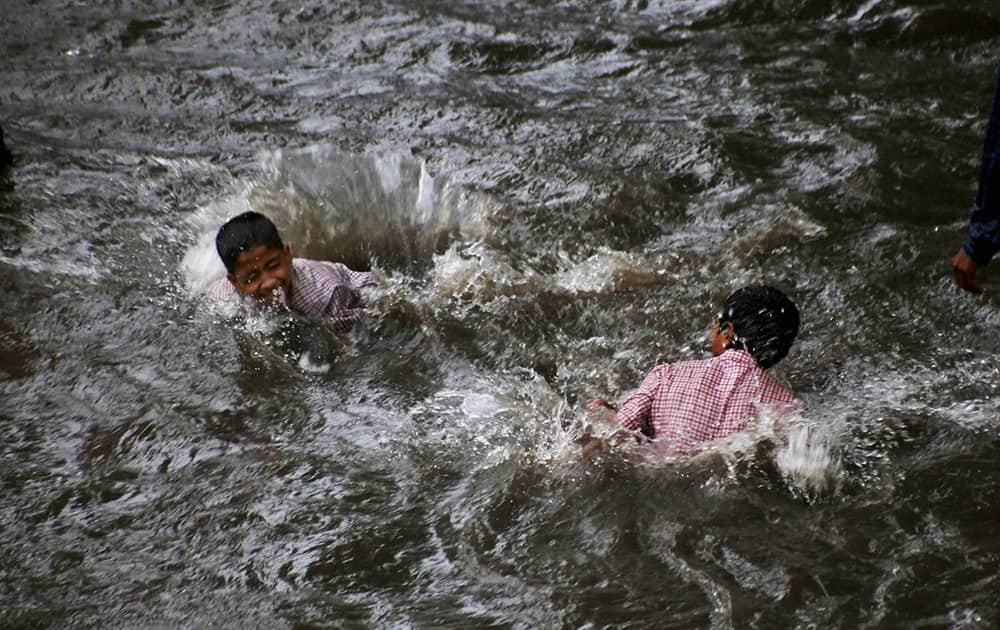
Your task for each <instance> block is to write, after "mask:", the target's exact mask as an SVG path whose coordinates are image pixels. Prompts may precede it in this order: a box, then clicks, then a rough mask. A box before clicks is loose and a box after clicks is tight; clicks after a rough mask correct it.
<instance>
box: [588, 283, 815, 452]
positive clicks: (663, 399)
mask: <svg viewBox="0 0 1000 630" xmlns="http://www.w3.org/2000/svg"><path fill="white" fill-rule="evenodd" d="M798 329H799V311H798V309H797V308H796V307H795V304H793V303H792V301H791V300H789V299H788V298H787V297H786V296H785V295H784V294H783V293H781V291H779V290H777V289H775V288H772V287H767V286H748V287H744V288H742V289H739V290H738V291H736V292H735V293H733V294H732V295H730V296H729V298H728V299H726V302H725V304H724V305H723V308H722V313H720V314H719V317H718V320H716V322H715V328H714V329H713V330H712V333H711V344H712V358H710V359H702V360H695V361H680V362H677V363H664V364H662V365H658V366H656V367H655V368H653V371H652V372H650V373H649V375H648V376H647V377H646V379H645V380H644V381H643V382H642V385H640V386H639V389H638V390H637V391H636V392H635V393H634V394H632V395H631V396H629V397H628V398H626V399H625V402H623V403H622V405H621V407H620V408H618V409H617V410H616V409H615V408H614V407H612V406H611V405H609V404H608V403H607V402H605V401H604V400H600V399H598V400H592V401H590V402H589V403H587V407H586V408H587V410H588V411H590V412H593V413H595V414H596V415H597V416H598V417H599V418H602V419H604V420H608V421H613V422H615V423H617V424H618V425H619V426H621V427H622V428H623V429H627V430H628V431H629V432H641V433H642V434H643V435H645V436H646V437H648V438H651V439H653V440H656V441H657V442H660V441H662V442H665V443H666V446H667V448H668V449H669V450H670V451H671V452H672V453H675V454H681V455H686V454H690V453H692V452H693V451H694V450H695V449H696V447H697V446H698V444H700V443H702V442H707V441H709V440H717V439H720V438H723V437H726V436H727V435H730V434H732V433H736V432H737V431H742V430H743V429H745V428H746V427H747V425H748V424H749V423H750V420H751V419H752V418H753V417H754V415H756V413H757V409H758V407H759V406H760V405H787V404H789V403H792V402H793V401H794V400H795V396H794V394H792V392H790V391H789V390H788V389H786V388H785V387H784V386H782V385H781V384H780V383H778V381H776V380H775V379H774V377H772V376H771V375H770V374H768V373H767V372H766V371H765V370H767V369H768V368H770V367H771V366H773V365H775V364H776V363H778V362H779V361H781V359H783V358H784V357H785V355H787V354H788V349H789V348H790V347H791V345H792V340H794V339H795V335H796V334H797V333H798ZM627 434H628V433H626V432H623V431H619V432H617V433H616V434H615V436H613V437H614V439H615V440H620V439H622V437H623V436H624V435H627ZM582 442H583V443H584V451H585V452H589V451H591V450H593V449H595V448H600V447H599V442H595V441H591V440H590V439H589V437H585V438H584V439H583V440H582Z"/></svg>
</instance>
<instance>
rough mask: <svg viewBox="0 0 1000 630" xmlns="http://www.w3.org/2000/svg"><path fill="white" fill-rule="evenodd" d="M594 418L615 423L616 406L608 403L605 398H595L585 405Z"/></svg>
mask: <svg viewBox="0 0 1000 630" xmlns="http://www.w3.org/2000/svg"><path fill="white" fill-rule="evenodd" d="M583 408H584V409H586V410H587V414H588V415H589V416H590V418H591V419H592V420H600V421H602V422H608V423H611V424H615V423H616V420H617V418H616V417H615V416H616V412H615V408H614V407H612V406H611V405H609V404H608V401H606V400H604V399H603V398H595V399H594V400H591V401H590V402H588V403H587V404H586V405H584V407H583Z"/></svg>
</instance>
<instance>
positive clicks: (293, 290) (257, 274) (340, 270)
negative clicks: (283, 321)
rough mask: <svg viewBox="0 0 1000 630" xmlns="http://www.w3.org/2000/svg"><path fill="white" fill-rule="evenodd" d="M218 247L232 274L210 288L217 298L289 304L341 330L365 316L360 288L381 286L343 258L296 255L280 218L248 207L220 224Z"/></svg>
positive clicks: (302, 312) (269, 304)
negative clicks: (286, 242) (284, 236)
mask: <svg viewBox="0 0 1000 630" xmlns="http://www.w3.org/2000/svg"><path fill="white" fill-rule="evenodd" d="M215 248H216V250H217V251H218V252H219V257H220V258H222V263H223V264H224V265H225V266H226V271H227V273H226V277H225V278H221V279H219V281H218V282H216V283H215V284H214V285H213V286H212V287H211V288H210V289H209V292H208V294H209V295H210V296H211V297H213V298H216V299H220V300H225V299H230V298H231V297H232V296H234V295H238V296H241V297H244V298H254V299H256V300H257V302H258V303H261V304H264V305H268V306H277V305H282V304H284V305H287V306H288V307H289V308H291V309H292V310H294V311H297V312H299V313H301V314H303V315H309V316H312V317H317V318H321V319H323V320H325V321H327V322H329V323H331V324H332V325H333V327H334V329H335V330H337V331H338V332H346V331H347V330H350V328H351V327H352V326H353V325H354V323H355V322H358V321H361V320H363V319H364V310H362V309H361V308H358V304H357V301H358V292H359V290H360V289H361V288H362V287H369V286H374V285H375V279H374V278H373V277H372V274H371V273H368V272H359V271H352V270H350V269H348V268H347V267H346V266H344V265H342V264H340V263H335V262H328V261H321V260H306V259H304V258H292V250H291V248H290V247H288V246H287V245H284V244H283V243H282V242H281V237H280V236H279V235H278V229H277V228H276V227H275V226H274V223H272V222H271V220H270V219H268V218H267V217H265V216H264V215H262V214H259V213H257V212H244V213H243V214H240V215H238V216H236V217H233V218H232V219H230V220H229V221H227V222H226V223H225V224H224V225H223V226H222V227H221V228H219V232H218V234H217V235H216V237H215Z"/></svg>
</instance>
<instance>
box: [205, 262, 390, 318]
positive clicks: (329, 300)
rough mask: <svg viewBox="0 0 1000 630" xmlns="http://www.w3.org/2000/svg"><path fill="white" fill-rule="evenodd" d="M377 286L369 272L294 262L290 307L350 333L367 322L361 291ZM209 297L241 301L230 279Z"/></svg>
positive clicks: (330, 264) (338, 265)
mask: <svg viewBox="0 0 1000 630" xmlns="http://www.w3.org/2000/svg"><path fill="white" fill-rule="evenodd" d="M375 284H376V281H375V278H374V277H373V276H372V274H371V273H370V272H367V271H352V270H351V269H349V268H348V267H347V266H346V265H343V264H341V263H335V262H330V261H327V260H308V259H306V258H293V259H292V282H291V290H290V292H291V295H290V296H289V297H288V307H289V308H291V309H292V310H294V311H297V312H299V313H301V314H303V315H309V316H311V317H317V318H321V319H324V320H325V321H327V322H329V323H331V324H333V327H334V328H335V329H336V330H338V331H346V330H349V329H350V328H351V326H353V325H354V323H355V322H359V321H362V320H363V319H364V318H365V311H364V309H362V308H359V307H358V290H360V289H361V288H362V287H370V286H375ZM208 295H209V297H211V298H214V299H217V300H231V299H234V296H236V297H237V298H238V297H239V294H238V293H237V292H236V289H235V288H234V287H233V285H232V283H231V282H229V280H228V279H227V278H221V279H219V280H218V281H217V282H216V283H215V284H213V285H212V286H211V287H210V288H209V290H208Z"/></svg>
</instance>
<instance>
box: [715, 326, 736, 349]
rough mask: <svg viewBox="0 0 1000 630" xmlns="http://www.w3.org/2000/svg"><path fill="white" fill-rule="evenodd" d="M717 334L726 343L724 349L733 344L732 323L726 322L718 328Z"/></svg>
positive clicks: (733, 330) (734, 333) (733, 331)
mask: <svg viewBox="0 0 1000 630" xmlns="http://www.w3.org/2000/svg"><path fill="white" fill-rule="evenodd" d="M719 334H720V335H721V336H722V338H723V340H725V342H726V344H725V345H726V347H727V348H728V347H729V344H731V343H733V339H735V338H736V329H735V328H733V322H726V325H725V326H721V327H720V328H719Z"/></svg>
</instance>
